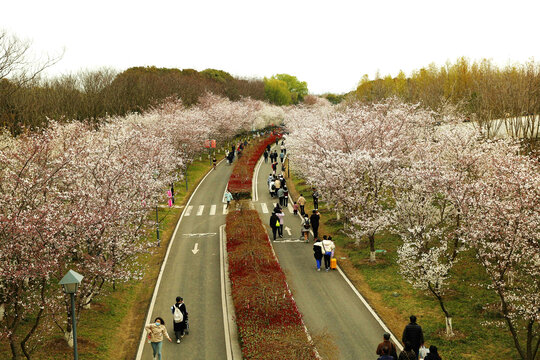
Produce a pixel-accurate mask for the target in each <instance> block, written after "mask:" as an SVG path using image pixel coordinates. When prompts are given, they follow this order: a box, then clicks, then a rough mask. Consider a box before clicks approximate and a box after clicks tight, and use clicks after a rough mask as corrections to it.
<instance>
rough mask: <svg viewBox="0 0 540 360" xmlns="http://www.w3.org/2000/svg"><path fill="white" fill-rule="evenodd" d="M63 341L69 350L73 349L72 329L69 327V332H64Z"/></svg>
mask: <svg viewBox="0 0 540 360" xmlns="http://www.w3.org/2000/svg"><path fill="white" fill-rule="evenodd" d="M64 339H66V342H67V344H68V346H69V347H70V348H73V328H72V327H71V326H70V327H69V331H68V330H66V331H64Z"/></svg>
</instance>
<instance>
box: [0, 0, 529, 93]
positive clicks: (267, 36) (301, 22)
mask: <svg viewBox="0 0 540 360" xmlns="http://www.w3.org/2000/svg"><path fill="white" fill-rule="evenodd" d="M539 10H540V1H539V0H527V1H524V0H513V1H498V0H495V1H493V0H492V1H483V0H482V1H478V0H467V1H463V0H452V1H449V0H447V1H438V0H427V1H420V0H396V1H394V0H391V1H390V0H386V1H385V0H370V1H363V0H362V1H360V0H357V1H345V0H332V1H318V0H288V1H283V0H272V1H261V0H189V1H183V0H176V1H173V0H146V1H138V0H130V1H124V0H121V1H120V0H107V1H103V0H93V1H82V0H69V1H67V0H61V1H60V0H47V1H44V0H31V1H30V0H12V1H2V4H1V6H0V28H3V29H5V30H8V32H10V33H12V34H15V35H17V36H19V37H20V38H24V39H30V40H32V42H33V49H34V50H36V51H38V52H48V53H51V54H56V53H59V52H61V51H62V50H63V49H65V54H64V56H63V58H62V60H61V61H60V62H59V63H58V64H57V65H55V66H54V68H53V69H51V71H50V72H51V73H53V74H62V73H68V72H76V71H78V70H81V69H95V68H99V67H103V66H106V67H112V68H115V69H117V70H125V69H127V68H129V67H132V66H147V65H148V66H149V65H155V66H158V67H171V68H172V67H174V68H179V69H186V68H193V69H196V70H199V71H200V70H204V69H206V68H215V69H220V70H224V71H227V72H229V73H231V74H232V75H234V76H240V77H259V78H262V77H264V76H267V77H269V76H272V75H274V74H278V73H288V74H291V75H295V76H297V77H298V79H300V80H302V81H306V82H307V83H308V87H309V90H310V92H311V93H314V94H321V93H324V92H334V93H344V92H348V91H350V90H353V89H354V88H355V87H356V85H357V84H358V81H359V80H360V79H361V77H362V75H363V74H368V75H369V76H370V78H373V77H374V76H375V73H376V72H377V71H379V72H380V74H381V75H385V74H391V75H392V76H395V75H397V73H398V72H399V70H400V69H402V70H404V71H405V73H406V74H407V75H409V74H410V72H411V71H412V70H414V69H418V68H420V67H422V66H427V65H428V64H429V63H431V62H435V63H437V64H439V65H442V64H444V63H445V62H446V61H447V60H450V61H452V62H454V61H455V60H456V59H457V58H458V57H460V56H466V57H468V58H469V59H471V60H476V59H481V58H490V59H492V60H493V61H494V62H495V63H496V64H499V65H506V64H507V63H508V62H525V61H527V60H528V59H531V58H535V59H536V60H539V59H540V27H539V23H538V14H539Z"/></svg>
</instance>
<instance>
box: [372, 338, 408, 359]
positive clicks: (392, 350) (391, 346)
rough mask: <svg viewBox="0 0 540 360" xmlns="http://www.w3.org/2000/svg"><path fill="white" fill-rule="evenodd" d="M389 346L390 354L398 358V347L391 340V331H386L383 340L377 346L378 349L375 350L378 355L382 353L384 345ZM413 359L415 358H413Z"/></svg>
mask: <svg viewBox="0 0 540 360" xmlns="http://www.w3.org/2000/svg"><path fill="white" fill-rule="evenodd" d="M385 346H386V347H387V348H388V349H389V351H388V355H390V356H392V357H393V358H394V360H397V357H398V356H397V349H396V345H395V344H394V343H393V342H391V341H390V334H389V333H384V334H383V342H382V343H380V344H379V345H378V346H377V350H376V351H375V353H376V354H377V355H382V354H383V353H382V349H383V347H385ZM411 360H413V359H411Z"/></svg>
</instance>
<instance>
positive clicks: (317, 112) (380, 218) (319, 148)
mask: <svg viewBox="0 0 540 360" xmlns="http://www.w3.org/2000/svg"><path fill="white" fill-rule="evenodd" d="M429 122H431V114H430V113H428V112H426V111H424V110H421V109H419V108H418V107H417V106H412V105H406V104H403V103H400V102H399V101H397V100H395V99H391V100H389V101H387V102H385V103H382V104H373V105H369V106H368V105H358V104H350V105H348V106H345V107H342V108H337V109H336V108H332V107H329V106H319V107H314V108H302V109H300V110H293V111H290V112H289V113H288V117H287V122H286V124H287V127H288V128H289V129H290V132H291V135H290V136H289V137H288V143H289V148H290V149H291V151H290V157H291V162H292V164H293V166H294V168H295V169H298V171H299V172H300V173H301V174H302V175H303V176H304V177H305V178H306V179H307V181H308V182H309V183H310V184H312V185H313V186H315V187H317V189H319V191H320V193H321V195H322V197H324V199H325V200H326V201H327V203H329V204H331V205H332V206H334V207H335V208H336V209H337V210H339V211H340V212H342V213H343V214H344V215H345V217H346V219H348V220H349V224H348V226H347V228H346V230H347V232H348V233H349V234H351V235H352V236H353V237H354V238H355V239H356V241H357V242H360V241H361V239H362V238H364V237H367V238H368V241H369V247H370V259H371V260H372V261H375V235H376V234H377V233H378V232H379V231H382V230H384V229H385V228H387V227H388V226H389V224H390V212H391V208H392V200H391V191H390V190H391V186H392V184H393V176H394V169H396V168H397V167H399V166H401V163H402V162H403V161H404V160H405V159H406V158H407V154H408V153H409V152H411V151H412V149H413V148H414V144H415V134H416V131H417V129H418V128H420V127H421V126H422V124H425V123H429Z"/></svg>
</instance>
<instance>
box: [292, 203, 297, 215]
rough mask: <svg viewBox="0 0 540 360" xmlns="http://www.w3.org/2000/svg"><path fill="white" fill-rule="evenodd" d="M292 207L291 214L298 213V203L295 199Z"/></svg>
mask: <svg viewBox="0 0 540 360" xmlns="http://www.w3.org/2000/svg"><path fill="white" fill-rule="evenodd" d="M292 208H293V215H294V216H296V215H298V204H297V203H296V201H295V202H294V204H293V206H292Z"/></svg>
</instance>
